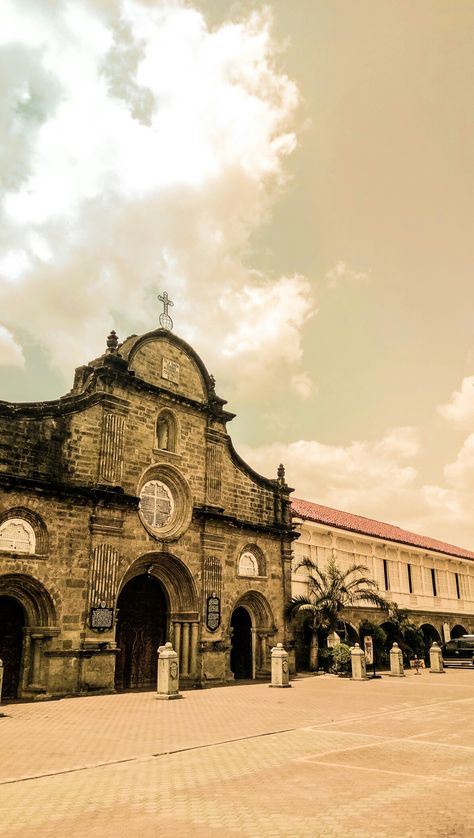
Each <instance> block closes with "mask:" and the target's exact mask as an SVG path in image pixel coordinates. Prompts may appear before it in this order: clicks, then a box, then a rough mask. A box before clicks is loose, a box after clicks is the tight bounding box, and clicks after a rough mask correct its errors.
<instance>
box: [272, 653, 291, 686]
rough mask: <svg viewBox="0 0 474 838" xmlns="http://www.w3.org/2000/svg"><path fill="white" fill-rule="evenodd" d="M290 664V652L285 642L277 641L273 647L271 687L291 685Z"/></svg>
mask: <svg viewBox="0 0 474 838" xmlns="http://www.w3.org/2000/svg"><path fill="white" fill-rule="evenodd" d="M289 681H290V673H289V666H288V652H286V651H285V649H284V648H283V643H277V645H276V646H274V647H273V649H272V683H271V684H270V686H271V687H291V684H290V683H289Z"/></svg>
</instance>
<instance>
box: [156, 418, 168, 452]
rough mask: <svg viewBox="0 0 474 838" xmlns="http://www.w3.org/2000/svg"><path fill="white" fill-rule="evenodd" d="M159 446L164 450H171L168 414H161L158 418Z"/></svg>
mask: <svg viewBox="0 0 474 838" xmlns="http://www.w3.org/2000/svg"><path fill="white" fill-rule="evenodd" d="M157 437H158V448H161V449H162V450H163V451H169V450H170V426H169V421H168V419H167V418H166V416H161V417H160V418H159V419H158V425H157Z"/></svg>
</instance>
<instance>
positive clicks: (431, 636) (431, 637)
mask: <svg viewBox="0 0 474 838" xmlns="http://www.w3.org/2000/svg"><path fill="white" fill-rule="evenodd" d="M420 628H421V630H422V632H423V637H424V638H425V663H427V664H429V662H430V648H431V646H432V644H433V643H434V642H435V641H436V643H439V644H441V637H440V635H439V632H438V630H437V629H436V628H435V627H434V626H432V625H431V623H423V625H422V626H420Z"/></svg>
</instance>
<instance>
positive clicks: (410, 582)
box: [407, 564, 413, 594]
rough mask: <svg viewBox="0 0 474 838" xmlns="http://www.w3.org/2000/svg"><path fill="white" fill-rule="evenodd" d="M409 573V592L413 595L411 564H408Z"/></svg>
mask: <svg viewBox="0 0 474 838" xmlns="http://www.w3.org/2000/svg"><path fill="white" fill-rule="evenodd" d="M407 571H408V590H409V592H410V593H411V594H412V593H413V580H412V578H411V564H407Z"/></svg>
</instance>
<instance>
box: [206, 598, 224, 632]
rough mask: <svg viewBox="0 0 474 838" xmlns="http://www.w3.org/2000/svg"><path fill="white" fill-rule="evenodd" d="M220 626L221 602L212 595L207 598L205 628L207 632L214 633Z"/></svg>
mask: <svg viewBox="0 0 474 838" xmlns="http://www.w3.org/2000/svg"><path fill="white" fill-rule="evenodd" d="M220 624H221V601H220V599H219V597H218V596H216V595H215V594H213V595H212V596H208V598H207V606H206V626H207V628H208V629H209V631H216V629H218V628H219V626H220Z"/></svg>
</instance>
